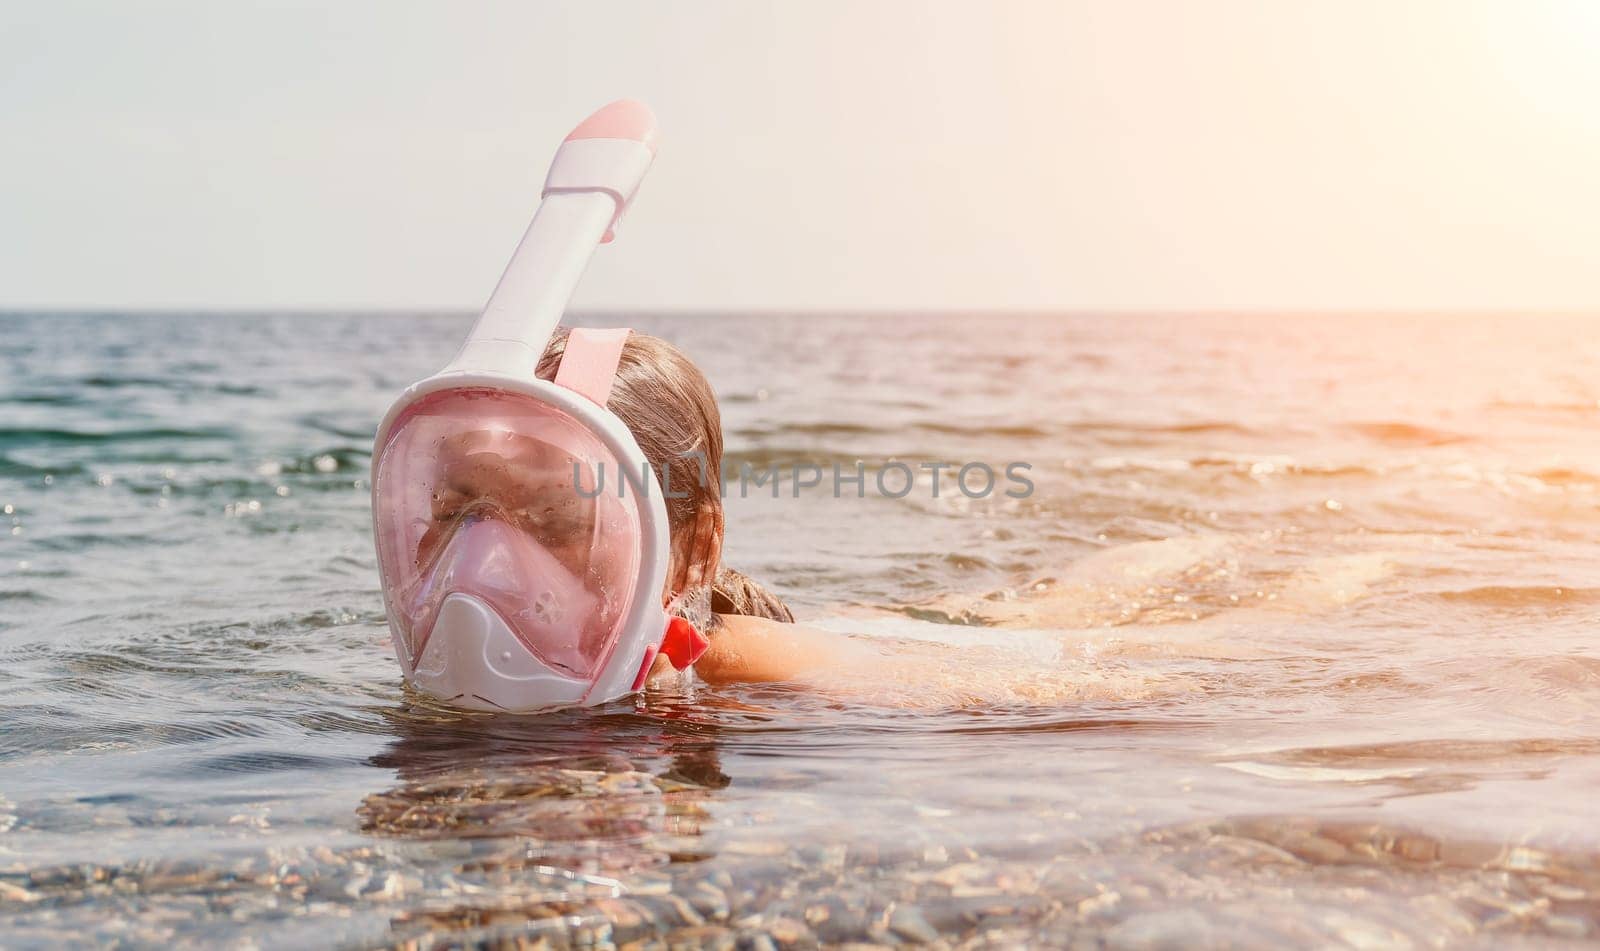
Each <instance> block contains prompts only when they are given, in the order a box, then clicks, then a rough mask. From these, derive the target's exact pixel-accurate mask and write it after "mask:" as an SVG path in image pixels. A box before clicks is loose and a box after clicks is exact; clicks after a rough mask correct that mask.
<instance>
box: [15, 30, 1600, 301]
mask: <svg viewBox="0 0 1600 951" xmlns="http://www.w3.org/2000/svg"><path fill="white" fill-rule="evenodd" d="M622 96H632V97H636V98H639V99H643V100H645V101H646V102H648V103H650V104H651V105H652V106H653V107H654V108H655V110H656V113H657V115H658V117H659V118H660V121H661V150H660V153H659V156H658V158H657V160H656V164H655V167H654V169H653V171H652V172H651V174H650V176H649V177H648V178H647V179H646V181H645V184H644V188H643V190H642V192H641V194H640V198H639V201H638V202H637V204H636V206H635V209H634V211H633V213H632V214H631V216H630V218H629V220H628V221H627V222H626V224H625V226H624V228H623V230H622V232H621V233H620V235H619V238H618V241H617V243H616V244H613V245H610V246H608V247H605V248H602V249H601V250H600V252H599V254H598V255H597V256H596V259H595V264H594V265H593V266H592V267H591V268H590V271H589V275H588V278H587V279H586V281H585V284H584V287H583V288H582V289H581V290H580V292H579V297H578V300H577V303H578V304H579V305H580V306H585V307H605V308H611V307H619V308H620V307H629V308H631V307H645V308H752V307H754V308H832V307H846V308H885V307H887V308H893V307H939V308H991V307H995V308H998V307H1004V308H1071V309H1097V308H1207V309H1212V308H1228V309H1232V308H1276V307H1290V308H1341V309H1342V308H1408V309H1409V308H1429V309H1432V308H1441V309H1442V308H1456V307H1471V308H1517V307H1534V308H1556V309H1597V310H1600V2H1591V0H1568V2H1557V0H1551V2H1542V3H1541V2H1509V0H1508V2H1504V3H1494V4H1473V3H1469V2H1464V0H1441V2H1437V3H1430V2H1403V0H1402V2H1390V0H1383V2H1352V0H1338V2H1326V3H1324V2H1308V0H1261V2H1253V3H1242V2H1203V0H1169V2H1132V3H1127V2H1105V3H1063V2H1055V0H1041V2H1038V3H1024V2H1017V0H1008V2H996V3H982V2H973V0H967V2H960V3H948V4H946V3H921V2H918V3H889V2H875V0H842V2H819V0H803V2H802V0H796V2H792V3H782V4H771V3H760V2H753V0H733V2H727V3H709V2H683V0H644V2H598V0H582V2H575V3H553V2H520V3H504V4H490V3H471V2H451V3H444V2H440V3H432V4H411V3H398V2H394V0H383V2H373V3H356V2H337V3H326V2H317V3H306V4H296V3H279V2H275V3H260V4H250V3H232V2H230V3H217V2H212V0H198V2H187V3H160V2H139V3H121V2H106V3H97V4H86V3H76V2H61V0H27V2H17V0H0V307H29V306H60V307H69V306H109V307H141V308H144V307H196V308H202V307H228V308H279V307H400V308H429V309H431V308H452V309H454V308H466V309H470V308H475V307H477V306H478V305H480V304H481V302H482V301H483V299H484V298H485V297H486V296H487V294H488V292H489V290H490V289H491V288H492V286H493V284H494V282H495V279H496V278H497V276H498V275H499V271H500V268H501V267H502V266H503V264H504V263H505V260H506V258H507V256H508V255H509V254H510V251H511V249H512V247H513V245H514V244H515V242H516V240H517V238H518V236H519V235H520V234H521V231H522V229H523V227H524V226H525V225H526V223H527V219H528V217H529V216H530V214H531V213H532V211H533V208H534V205H535V204H536V202H537V200H538V190H539V185H540V182H541V181H542V179H543V175H544V170H545V167H546V164H547V162H548V160H549V158H550V155H551V153H552V151H553V149H554V147H555V145H556V144H557V143H558V142H559V141H560V139H561V138H562V136H563V135H564V134H565V133H566V132H567V130H568V129H569V128H570V127H571V126H572V125H573V124H575V123H576V122H577V121H578V120H580V119H582V118H583V117H584V116H585V115H586V114H587V113H588V112H590V111H591V110H593V109H594V108H596V107H598V106H600V105H602V104H604V103H605V102H607V101H609V100H611V99H615V98H618V97H622Z"/></svg>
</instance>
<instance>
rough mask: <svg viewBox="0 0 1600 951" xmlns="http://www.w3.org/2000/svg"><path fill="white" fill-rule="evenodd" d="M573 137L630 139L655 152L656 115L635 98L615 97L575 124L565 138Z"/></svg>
mask: <svg viewBox="0 0 1600 951" xmlns="http://www.w3.org/2000/svg"><path fill="white" fill-rule="evenodd" d="M573 139H632V140H633V141H635V142H638V143H640V144H641V145H643V146H644V147H645V148H647V149H649V150H650V151H651V152H654V151H655V150H656V114H655V113H653V112H651V111H650V107H649V106H647V105H645V104H644V103H642V102H640V101H639V100H637V99H618V100H617V101H616V102H613V103H611V104H610V105H609V106H603V107H601V108H600V110H599V111H597V112H596V113H595V114H594V115H592V116H590V117H589V118H587V119H585V120H583V121H582V122H580V123H578V127H577V128H576V129H573V130H572V132H571V133H569V134H568V135H567V139H566V140H567V141H568V142H571V141H572V140H573Z"/></svg>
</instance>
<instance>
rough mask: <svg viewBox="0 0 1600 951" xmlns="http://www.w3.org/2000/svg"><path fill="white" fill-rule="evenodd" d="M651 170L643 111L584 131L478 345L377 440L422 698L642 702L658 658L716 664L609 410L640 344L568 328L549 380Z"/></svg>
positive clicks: (376, 490)
mask: <svg viewBox="0 0 1600 951" xmlns="http://www.w3.org/2000/svg"><path fill="white" fill-rule="evenodd" d="M654 156H655V119H654V116H652V115H651V113H650V110H649V109H648V108H647V107H645V106H644V105H643V104H641V103H638V102H634V101H630V100H622V101H619V102H614V103H612V104H610V105H608V106H606V107H605V108H603V109H601V110H600V111H599V112H596V113H595V114H594V115H592V116H590V117H589V118H588V119H586V120H584V121H583V122H582V123H581V124H579V125H578V127H577V128H576V129H574V130H573V131H572V133H571V134H570V135H568V136H567V138H566V140H565V141H563V142H562V144H561V147H560V148H559V149H558V150H557V152H556V156H555V159H554V161H553V162H552V163H551V166H550V171H549V174H548V176H547V177H546V179H545V185H544V191H543V194H542V196H541V202H540V204H539V207H538V210H537V211H536V212H535V214H534V217H533V221H532V223H531V224H529V226H528V230H527V232H526V233H525V234H524V235H523V237H522V241H521V243H520V244H519V245H518V246H517V249H516V251H515V253H514V254H513V255H512V257H511V261H510V263H509V264H508V265H507V266H506V269H505V273H504V274H503V275H502V276H501V278H500V282H499V284H498V285H497V286H496V287H495V289H494V293H493V294H491V295H490V297H489V301H488V303H487V304H486V305H485V307H484V309H483V312H482V314H481V315H480V316H479V318H478V320H477V322H476V323H475V324H474V325H473V327H472V330H471V332H470V333H469V334H468V336H467V339H466V342H465V343H464V344H463V345H462V346H461V349H460V350H459V351H458V352H457V353H456V355H455V357H454V358H453V359H452V360H451V361H450V362H449V363H448V364H447V365H446V366H445V367H444V369H442V370H440V371H439V372H438V373H436V374H434V375H433V376H430V377H428V378H426V379H423V380H421V381H419V382H417V383H415V384H413V385H412V386H410V387H409V388H407V389H406V391H405V392H404V393H403V394H401V396H400V398H399V399H398V400H397V401H396V402H395V404H394V406H392V407H391V408H390V410H389V412H388V414H387V415H386V416H385V418H384V420H383V423H382V424H381V425H380V427H379V429H378V434H377V440H376V442H375V444H374V450H373V478H372V502H373V528H374V534H375V539H376V545H377V551H378V563H379V571H380V574H381V576H382V581H383V591H384V604H385V609H386V612H387V614H388V618H389V627H390V633H391V635H392V637H393V641H394V647H395V653H396V656H397V657H398V658H399V660H400V664H401V668H402V671H403V672H404V674H405V676H406V679H407V680H408V681H409V682H410V683H411V684H412V685H414V686H415V687H417V688H419V689H421V690H422V691H424V692H425V693H428V694H430V695H432V696H434V697H436V698H438V699H440V700H444V701H446V702H449V703H451V704H453V705H456V706H464V707H470V708H476V709H483V710H512V711H521V710H534V709H541V708H548V707H552V706H564V705H574V704H581V705H592V704H597V703H603V702H605V701H608V700H612V699H616V698H618V697H621V696H624V695H626V694H627V693H629V692H632V691H636V690H638V689H640V688H641V687H642V685H643V684H644V681H645V678H646V675H647V674H648V672H649V670H650V667H651V664H652V662H653V661H654V660H655V657H656V655H657V653H658V652H660V653H662V654H666V655H667V656H668V657H669V658H670V659H671V660H672V662H673V664H674V666H677V667H679V668H680V669H682V668H684V667H686V666H687V665H688V664H689V663H692V662H693V660H694V658H695V657H697V656H698V655H699V653H700V652H701V651H703V650H704V647H705V641H704V639H703V638H701V637H700V636H699V635H698V632H695V631H693V629H692V628H688V629H687V630H685V628H686V627H687V624H686V622H682V621H681V620H674V621H672V622H671V623H670V624H669V623H668V619H667V616H666V611H665V608H664V606H663V595H664V591H665V585H666V572H667V567H668V559H669V551H670V546H669V541H670V539H669V534H670V531H669V526H668V522H667V517H666V510H665V506H664V503H663V501H662V493H661V491H660V488H659V484H658V483H657V481H656V478H655V475H654V473H653V471H652V470H651V469H650V467H649V465H648V462H647V460H646V459H645V457H644V454H643V453H642V452H641V450H640V449H639V446H638V444H637V442H636V441H635V440H634V438H633V435H632V433H631V432H629V431H628V428H627V427H626V426H625V425H624V424H623V423H622V421H621V420H620V419H618V418H617V417H616V416H615V415H614V414H612V413H611V412H609V411H608V410H606V409H605V403H606V400H607V397H608V395H609V393H610V390H611V385H612V381H613V377H614V374H615V370H616V367H617V363H618V360H619V359H620V355H621V351H622V347H623V343H624V341H625V339H626V336H627V333H628V331H626V330H574V331H572V332H571V333H570V334H569V336H568V340H567V344H566V348H565V355H564V356H563V358H562V361H561V364H560V367H559V369H558V371H557V373H556V375H555V380H554V382H549V381H545V380H541V379H539V378H538V377H537V376H536V370H537V368H538V365H539V362H540V360H541V358H542V357H543V355H544V353H545V350H546V346H547V344H548V342H549V340H550V337H551V335H552V333H554V331H555V329H556V326H557V324H558V322H559V321H560V319H561V315H562V313H563V311H564V310H565V308H566V305H567V301H568V299H569V298H570V297H571V295H572V292H573V290H574V288H575V287H576V286H577V283H578V280H579V279H580V278H581V277H582V275H583V271H584V268H585V267H586V266H587V264H588V261H589V258H590V257H591V255H592V254H593V253H594V250H595V248H596V247H597V246H598V245H600V244H603V243H606V242H609V241H611V240H612V238H613V237H614V236H615V234H616V229H617V226H618V224H619V222H620V221H621V219H622V216H623V214H624V213H625V212H626V211H627V208H628V205H629V203H630V202H631V201H632V199H633V195H634V192H635V191H636V190H637V189H638V187H639V182H640V180H641V179H642V178H643V177H644V174H645V172H646V171H647V170H648V169H649V167H650V163H651V161H652V159H653V158H654ZM607 470H610V471H609V472H607ZM585 474H587V478H584V475H585ZM608 476H609V479H608V478H607V477H608ZM597 478H598V484H596V480H597ZM607 482H609V483H610V488H606V484H607ZM591 493H592V494H591ZM664 641H665V643H663V642H664Z"/></svg>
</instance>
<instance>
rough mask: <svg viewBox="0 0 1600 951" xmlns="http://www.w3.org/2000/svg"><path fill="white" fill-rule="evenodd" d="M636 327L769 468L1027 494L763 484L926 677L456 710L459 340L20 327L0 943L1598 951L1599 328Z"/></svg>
mask: <svg viewBox="0 0 1600 951" xmlns="http://www.w3.org/2000/svg"><path fill="white" fill-rule="evenodd" d="M597 322H598V323H602V324H606V323H628V324H631V325H632V326H634V327H636V328H639V329H642V330H647V331H650V332H653V333H657V334H660V335H662V336H665V337H667V338H668V339H670V340H672V341H673V342H675V343H677V344H679V345H680V346H682V347H683V348H684V349H685V350H686V351H687V352H688V353H689V354H690V356H691V357H693V358H694V359H695V360H696V361H697V362H698V363H699V364H700V365H701V366H702V367H703V368H704V369H705V371H706V373H707V375H708V376H709V377H710V379H711V380H712V382H713V384H714V385H715V387H716V389H717V391H718V396H719V398H720V400H721V402H722V408H723V413H724V427H725V432H726V442H727V451H728V463H729V465H730V467H732V468H733V469H734V470H735V471H737V467H738V466H739V465H740V464H741V463H748V464H750V465H751V466H752V467H755V468H761V467H765V466H770V465H779V466H786V465H790V464H793V463H802V464H804V463H813V464H816V465H818V466H820V467H831V466H832V465H833V464H834V463H836V462H837V463H840V464H841V465H842V466H844V467H846V468H847V469H853V468H854V466H855V464H856V462H857V461H858V460H859V461H862V462H864V463H865V465H866V467H867V471H868V472H869V473H873V472H876V471H878V468H879V467H881V466H883V465H884V464H886V463H889V462H892V461H897V460H898V461H904V462H909V463H912V464H915V463H919V462H923V461H946V462H956V463H964V462H972V461H982V462H986V463H989V464H991V465H993V466H995V467H996V468H1003V467H1004V466H1005V465H1006V464H1008V463H1011V462H1026V463H1027V464H1029V465H1030V466H1031V469H1029V470H1027V471H1028V474H1029V476H1030V478H1031V479H1032V481H1033V483H1034V485H1035V491H1034V492H1033V493H1032V494H1031V495H1029V496H1028V497H1026V498H1021V499H1018V498H1011V497H1006V496H1005V495H1003V494H1000V493H996V494H995V495H992V496H991V497H988V498H983V499H971V498H968V497H967V496H966V495H964V494H963V493H961V492H960V491H958V487H957V486H956V484H955V482H954V481H952V480H953V479H954V477H955V473H954V471H953V470H946V471H945V473H944V475H943V476H942V477H941V478H940V480H939V487H940V488H941V489H942V491H940V493H939V494H938V495H937V496H935V495H934V494H933V489H934V483H933V481H932V480H931V477H930V476H929V475H928V474H927V471H926V470H923V476H922V478H921V481H920V482H919V483H918V485H917V487H916V490H915V491H913V492H911V493H910V494H908V495H907V496H906V497H904V498H899V499H894V498H883V497H875V495H874V493H871V492H870V491H869V493H868V497H867V498H857V497H855V494H854V493H855V489H854V487H853V486H849V487H847V489H846V491H845V492H844V493H843V494H842V497H840V498H835V497H834V495H833V492H832V491H831V490H832V486H831V484H830V482H831V479H830V480H826V481H824V483H823V484H822V486H820V487H819V488H816V489H808V490H805V491H803V492H801V494H800V496H799V497H795V496H794V495H793V493H792V491H791V486H790V485H789V484H784V485H782V486H781V487H780V488H781V490H782V491H781V496H780V497H779V498H776V499H774V498H771V497H770V495H769V494H767V492H768V490H767V489H762V490H761V491H760V492H752V493H751V494H750V497H747V498H741V497H739V496H740V493H739V489H738V485H737V483H736V482H735V484H734V485H733V487H732V491H731V492H730V497H729V498H728V502H727V505H728V538H727V549H726V560H727V561H728V563H730V564H731V565H733V566H734V567H737V568H739V569H741V570H743V571H746V572H748V573H750V574H752V575H754V576H755V577H757V578H760V579H762V580H763V581H765V582H766V583H768V584H769V585H770V586H772V587H773V588H774V589H775V590H777V591H779V592H780V593H781V594H782V595H783V596H784V597H785V598H787V599H789V600H790V601H791V603H792V604H793V606H794V608H795V610H796V613H797V614H799V615H801V616H802V618H803V619H804V620H806V621H808V622H811V623H816V624H819V625H822V626H826V627H829V628H832V629H835V630H840V631H847V632H853V633H857V634H859V635H860V636H861V637H863V638H871V639H873V640H871V641H870V643H872V644H874V645H880V646H881V649H882V651H883V652H884V653H885V654H886V655H888V656H891V657H895V658H900V657H903V658H904V659H905V663H904V668H903V670H901V671H900V673H898V674H897V675H895V676H891V677H879V676H872V677H867V676H861V677H852V676H850V675H849V674H848V673H844V674H840V675H837V676H833V677H830V678H825V679H819V680H813V681H811V682H805V683H795V684H776V685H761V686H755V685H747V686H719V687H711V686H706V685H704V684H694V683H689V684H683V685H679V686H677V687H673V688H670V689H659V690H655V691H652V692H650V693H648V694H646V695H644V696H641V697H638V698H635V699H630V700H627V701H623V702H618V703H614V704H610V705H607V706H604V707H601V708H597V709H592V710H582V711H566V712H560V713H553V714H547V715H540V716H521V717H518V716H488V715H478V714H464V713H459V712H454V711H450V710H447V709H443V708H440V707H437V706H435V705H432V704H430V703H428V702H425V701H424V700H423V699H422V698H420V697H419V696H416V695H413V694H409V693H407V692H406V691H405V690H404V689H403V688H402V685H401V682H400V677H399V670H398V667H397V665H396V662H395V660H394V657H393V655H392V651H391V648H390V646H389V639H388V633H387V629H386V627H385V623H384V618H383V613H382V606H381V603H380V595H379V591H378V580H377V571H376V566H375V558H374V555H373V551H372V544H371V537H370V524H371V523H370V511H369V501H368V485H367V478H368V471H367V470H368V466H369V463H370V450H371V442H370V441H371V437H372V433H373V430H374V429H375V427H376V425H377V422H378V420H379V418H380V416H381V415H382V413H383V411H384V410H385V409H386V408H387V406H388V404H389V402H390V401H391V400H392V399H393V398H394V397H395V396H396V395H397V394H398V392H399V391H400V390H401V389H402V388H403V387H404V386H405V385H406V384H407V383H409V382H411V381H412V380H414V379H416V378H418V377H420V376H423V375H425V374H427V373H430V372H432V371H433V370H434V369H436V368H437V367H438V366H439V365H441V364H442V363H443V362H444V360H445V359H447V358H448V357H449V356H450V354H451V353H453V352H454V348H455V346H456V345H457V343H458V342H459V340H460V338H461V336H462V335H463V334H464V333H465V330H466V328H467V327H468V325H469V324H470V317H465V316H458V315H446V316H427V315H389V314H373V315H256V316H245V315H152V314H143V315H119V314H12V315H0V507H3V508H0V510H3V512H4V517H3V521H0V945H3V946H4V947H7V948H49V947H56V946H59V945H60V944H62V943H63V942H64V941H68V940H71V941H74V942H81V943H93V944H99V945H105V946H113V947H151V946H160V947H164V948H190V947H194V948H209V947H217V946H243V947H249V946H272V947H339V948H344V947H379V946H399V947H407V948H432V947H443V946H459V945H480V946H493V947H521V946H546V945H547V946H554V947H564V946H571V945H585V946H612V945H625V944H626V945H633V946H685V947H700V946H707V947H742V948H790V947H811V946H816V945H839V944H847V943H866V944H879V945H895V944H908V943H918V944H928V945H933V946H946V947H987V946H991V945H999V946H1016V945H1043V946H1059V947H1081V948H1100V947H1106V948H1195V947H1237V946H1274V947H1277V946H1309V945H1315V946H1322V947H1328V946H1332V947H1345V946H1349V947H1361V948H1371V947H1384V948H1388V947H1397V948H1405V947H1442V946H1451V947H1485V948H1489V947H1494V948H1500V947H1545V946H1554V945H1567V944H1570V945H1572V946H1579V945H1584V944H1589V943H1593V942H1595V941H1597V940H1600V823H1597V822H1596V818H1597V809H1596V805H1595V804H1596V802H1597V799H1596V793H1595V790H1596V789H1600V647H1597V645H1600V439H1597V438H1596V437H1597V436H1600V319H1597V318H1580V317H1560V318H1558V317H1550V318H1527V317H1517V316H1505V317H1448V316H1439V317H1427V318H1421V317H1406V318H1392V317H1335V316H1314V317H1269V316H1259V317H1222V316H1190V317H1183V316H1170V317H1153V316H1152V317H1122V316H1115V317H1113V316H1102V317H1094V316H1074V317H1049V316H1034V317H1011V316H1008V317H999V316H983V315H973V316H970V317H965V318H957V317H945V316H926V315H901V316H873V317H847V316H842V315H841V316H831V317H816V316H784V315H760V316H748V317H738V316H691V315H681V316H652V315H625V316H622V317H618V318H616V319H615V320H611V319H607V320H602V321H597ZM868 485H869V489H870V486H871V482H870V476H869V483H868Z"/></svg>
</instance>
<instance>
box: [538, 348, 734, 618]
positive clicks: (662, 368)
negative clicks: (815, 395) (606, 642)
mask: <svg viewBox="0 0 1600 951" xmlns="http://www.w3.org/2000/svg"><path fill="white" fill-rule="evenodd" d="M566 350H567V333H566V331H565V330H560V331H557V333H556V335H555V336H554V337H553V338H551V340H550V345H549V346H548V347H546V348H545V352H544V356H543V357H542V358H541V359H540V360H539V368H538V371H537V372H538V376H539V378H540V379H542V380H554V379H555V376H556V370H557V368H559V367H560V365H561V358H562V356H563V355H564V354H565V353H566ZM606 408H607V409H609V410H610V411H611V412H613V413H615V414H616V415H617V418H618V419H621V420H622V422H623V424H624V425H625V426H627V427H628V430H629V431H630V432H632V433H633V438H634V439H635V440H636V441H637V442H638V443H639V448H640V449H641V450H642V451H643V452H644V455H645V458H646V459H647V460H649V462H650V467H651V468H652V469H653V470H654V471H655V473H656V476H657V477H658V478H659V479H660V480H661V481H662V482H663V485H664V487H670V491H668V492H667V493H665V494H666V497H665V498H664V499H663V501H664V502H665V503H666V507H667V522H668V525H669V526H670V528H671V532H672V565H671V567H670V569H669V570H668V572H667V590H666V591H665V592H663V596H664V597H665V598H666V599H668V600H671V599H672V598H675V597H677V596H678V595H680V594H683V593H684V592H686V591H690V590H692V589H695V588H700V587H702V586H707V585H710V584H711V583H712V582H713V580H714V579H715V578H716V576H717V568H718V566H719V565H720V563H721V561H722V495H721V487H722V482H721V475H720V474H721V471H722V414H721V412H719V411H718V409H717V398H716V396H715V395H714V394H713V393H712V392H711V384H710V383H709V382H708V381H707V380H706V377H705V374H703V373H701V372H700V368H699V367H697V366H695V365H694V363H692V362H691V361H690V360H689V358H688V357H687V356H685V355H684V353H683V351H681V350H679V349H678V348H677V347H674V346H673V345H672V344H670V343H667V342H666V341H665V340H662V339H660V338H658V337H652V336H650V335H649V334H642V333H637V332H635V333H631V334H629V335H628V339H627V342H626V343H625V344H624V345H623V347H622V357H621V359H620V360H619V361H618V362H617V375H616V381H615V382H614V383H613V384H612V387H611V397H610V399H608V400H607V401H606ZM675 496H682V497H681V498H679V497H675Z"/></svg>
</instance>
